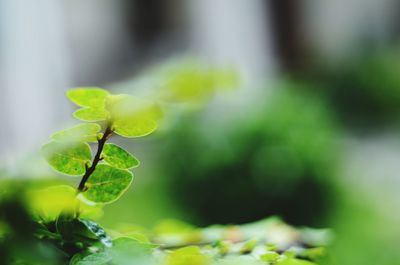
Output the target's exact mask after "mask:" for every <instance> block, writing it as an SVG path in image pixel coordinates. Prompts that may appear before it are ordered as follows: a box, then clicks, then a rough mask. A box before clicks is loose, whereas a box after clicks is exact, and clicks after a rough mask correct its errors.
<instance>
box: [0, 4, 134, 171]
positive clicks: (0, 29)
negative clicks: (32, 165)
mask: <svg viewBox="0 0 400 265" xmlns="http://www.w3.org/2000/svg"><path fill="white" fill-rule="evenodd" d="M120 3H121V1H107V0H85V1H74V0H60V1H54V0H38V1H25V0H1V1H0V111H1V112H0V122H1V126H2V130H0V147H1V149H0V161H1V162H0V167H3V166H5V167H6V168H7V169H8V170H9V171H11V172H12V173H17V172H19V171H21V170H20V169H21V164H22V163H20V160H21V159H23V158H24V157H25V156H27V155H29V154H37V152H38V149H39V147H40V145H41V144H42V143H44V142H45V141H47V139H48V137H49V135H50V134H51V133H52V132H54V130H55V129H57V128H62V127H63V126H64V125H65V124H66V123H68V122H72V119H71V118H70V115H71V114H70V113H71V111H72V105H71V104H69V103H68V101H67V100H66V98H65V96H64V91H65V90H67V89H68V88H70V87H71V86H80V85H100V82H102V81H104V80H107V78H109V76H110V74H109V73H110V72H111V69H113V67H114V68H115V60H113V58H118V56H120V55H121V54H123V52H124V50H123V49H121V47H123V45H122V44H121V43H126V41H125V39H124V36H125V35H126V34H125V33H124V29H123V27H122V21H121V19H120V17H121V14H120V12H121V10H120V9H119V8H118V7H120ZM35 157H38V156H35ZM22 173H25V172H22ZM27 173H31V172H27Z"/></svg>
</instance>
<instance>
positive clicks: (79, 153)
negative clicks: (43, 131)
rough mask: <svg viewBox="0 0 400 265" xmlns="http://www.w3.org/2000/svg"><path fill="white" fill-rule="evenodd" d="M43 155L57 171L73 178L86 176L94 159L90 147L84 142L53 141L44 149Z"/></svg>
mask: <svg viewBox="0 0 400 265" xmlns="http://www.w3.org/2000/svg"><path fill="white" fill-rule="evenodd" d="M42 154H43V156H44V158H45V159H46V160H47V162H48V163H49V164H50V166H52V167H53V168H54V169H55V170H57V171H59V172H61V173H64V174H67V175H73V176H78V175H82V174H84V173H85V171H86V165H87V164H88V163H90V161H91V159H92V153H91V149H90V146H89V145H88V144H87V143H82V142H58V141H52V142H50V143H47V144H45V145H44V146H43V147H42Z"/></svg>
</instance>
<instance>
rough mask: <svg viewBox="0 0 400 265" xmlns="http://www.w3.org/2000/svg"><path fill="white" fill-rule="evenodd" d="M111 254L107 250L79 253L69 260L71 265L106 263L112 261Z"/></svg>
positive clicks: (103, 264) (99, 264) (98, 264)
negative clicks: (86, 253)
mask: <svg viewBox="0 0 400 265" xmlns="http://www.w3.org/2000/svg"><path fill="white" fill-rule="evenodd" d="M111 259H112V258H111V256H110V254H109V253H107V252H100V253H93V254H89V255H85V254H84V253H78V254H76V255H74V256H73V257H72V259H71V261H70V262H69V264H70V265H105V264H109V262H110V261H111Z"/></svg>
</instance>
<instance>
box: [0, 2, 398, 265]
mask: <svg viewBox="0 0 400 265" xmlns="http://www.w3.org/2000/svg"><path fill="white" fill-rule="evenodd" d="M399 12H400V1H397V0H379V1H378V0H346V1H344V0H326V1H318V0H301V1H299V0H285V1H282V0H281V1H273V0H270V1H267V0H265V1H261V0H251V1H249V0H236V1H234V2H232V1H229V0H217V1H215V0H214V1H211V0H202V1H183V0H169V1H160V0H147V1H138V0H114V1H105V0H83V1H82V0H79V1H78V0H68V1H52V0H39V1H34V2H33V1H23V0H0V83H1V86H0V122H1V125H2V126H1V127H2V129H1V130H0V146H1V148H0V161H1V162H0V171H1V174H2V177H1V178H3V179H10V178H11V179H31V178H35V179H43V178H46V179H48V178H52V177H53V178H54V179H57V180H58V181H70V180H68V179H67V178H64V177H60V176H57V175H56V173H54V172H52V171H51V170H49V168H48V167H47V166H46V165H45V164H44V162H43V161H42V160H41V159H40V156H39V155H38V153H39V152H38V150H39V148H40V145H41V144H43V143H45V142H46V141H47V139H48V136H49V135H50V134H51V133H52V132H55V131H57V130H58V129H61V128H64V127H65V126H66V125H70V124H73V123H74V121H73V119H72V117H71V113H72V111H73V110H74V107H73V106H72V104H70V103H69V102H68V101H67V100H66V98H65V96H64V92H65V91H66V90H67V89H68V88H71V87H77V86H99V87H104V88H106V89H109V90H111V91H113V92H128V93H132V94H135V95H140V96H144V97H152V98H155V99H157V100H160V102H161V104H162V105H163V108H164V110H165V120H164V122H163V124H162V126H161V127H160V129H159V131H158V132H157V133H155V134H154V135H152V136H150V137H148V138H145V139H140V140H133V141H126V140H122V139H118V138H115V141H116V142H118V143H121V144H123V145H126V146H128V149H129V150H130V151H132V152H133V153H134V154H135V155H136V156H137V157H138V158H139V159H140V160H141V161H142V165H141V167H140V168H139V169H138V170H135V172H134V173H135V175H136V179H135V183H134V185H133V187H132V188H131V190H130V191H129V193H127V194H126V195H124V196H123V197H122V198H121V200H119V201H118V202H116V203H115V204H113V205H110V206H107V207H106V208H105V214H104V217H103V218H102V219H101V220H100V222H101V223H103V224H104V225H106V226H107V225H108V226H113V225H115V224H116V223H132V222H133V223H136V224H139V225H142V226H152V225H154V224H156V223H158V222H159V221H160V220H162V219H166V218H176V219H180V220H183V221H186V222H189V223H192V224H195V225H199V226H206V225H209V224H212V223H221V224H228V223H246V222H251V221H255V220H258V219H261V218H264V217H266V216H270V215H278V216H281V217H282V218H283V219H284V220H286V221H288V222H289V223H291V224H294V225H298V226H314V227H332V228H333V229H334V230H335V232H336V235H337V238H336V242H337V244H335V245H334V249H333V251H332V252H333V253H335V254H336V256H335V259H336V261H338V263H339V264H362V263H368V264H400V263H398V261H399V260H400V257H399V255H400V254H399V253H396V252H397V251H396V246H397V245H398V243H400V242H399V238H400V237H399V236H400V230H399V229H398V221H399V220H400V211H399V210H398V209H400V195H399V194H400V192H399V188H400V178H399V176H398V174H399V173H398V172H399V170H400V126H399V125H400V42H399V40H400V39H399V37H400V13H399ZM171 91H172V92H171ZM171 93H172V96H171ZM160 95H161V96H160ZM165 95H167V96H165ZM168 95H169V97H168ZM342 259H343V260H342Z"/></svg>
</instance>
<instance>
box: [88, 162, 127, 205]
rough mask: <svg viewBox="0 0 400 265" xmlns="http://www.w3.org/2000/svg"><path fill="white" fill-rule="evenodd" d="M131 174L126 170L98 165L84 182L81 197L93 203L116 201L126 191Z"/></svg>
mask: <svg viewBox="0 0 400 265" xmlns="http://www.w3.org/2000/svg"><path fill="white" fill-rule="evenodd" d="M132 179H133V174H132V173H131V172H129V171H128V170H124V169H118V168H115V167H112V166H109V165H105V164H100V165H98V166H97V167H96V170H95V171H94V172H93V174H92V175H91V176H90V178H89V179H88V181H87V182H86V187H87V190H86V191H85V192H84V193H83V196H84V197H85V198H86V199H87V200H89V201H92V202H95V203H110V202H113V201H115V200H117V199H118V198H119V197H120V196H121V195H122V193H123V192H124V191H125V190H126V189H128V187H129V185H130V184H131V182H132Z"/></svg>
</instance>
